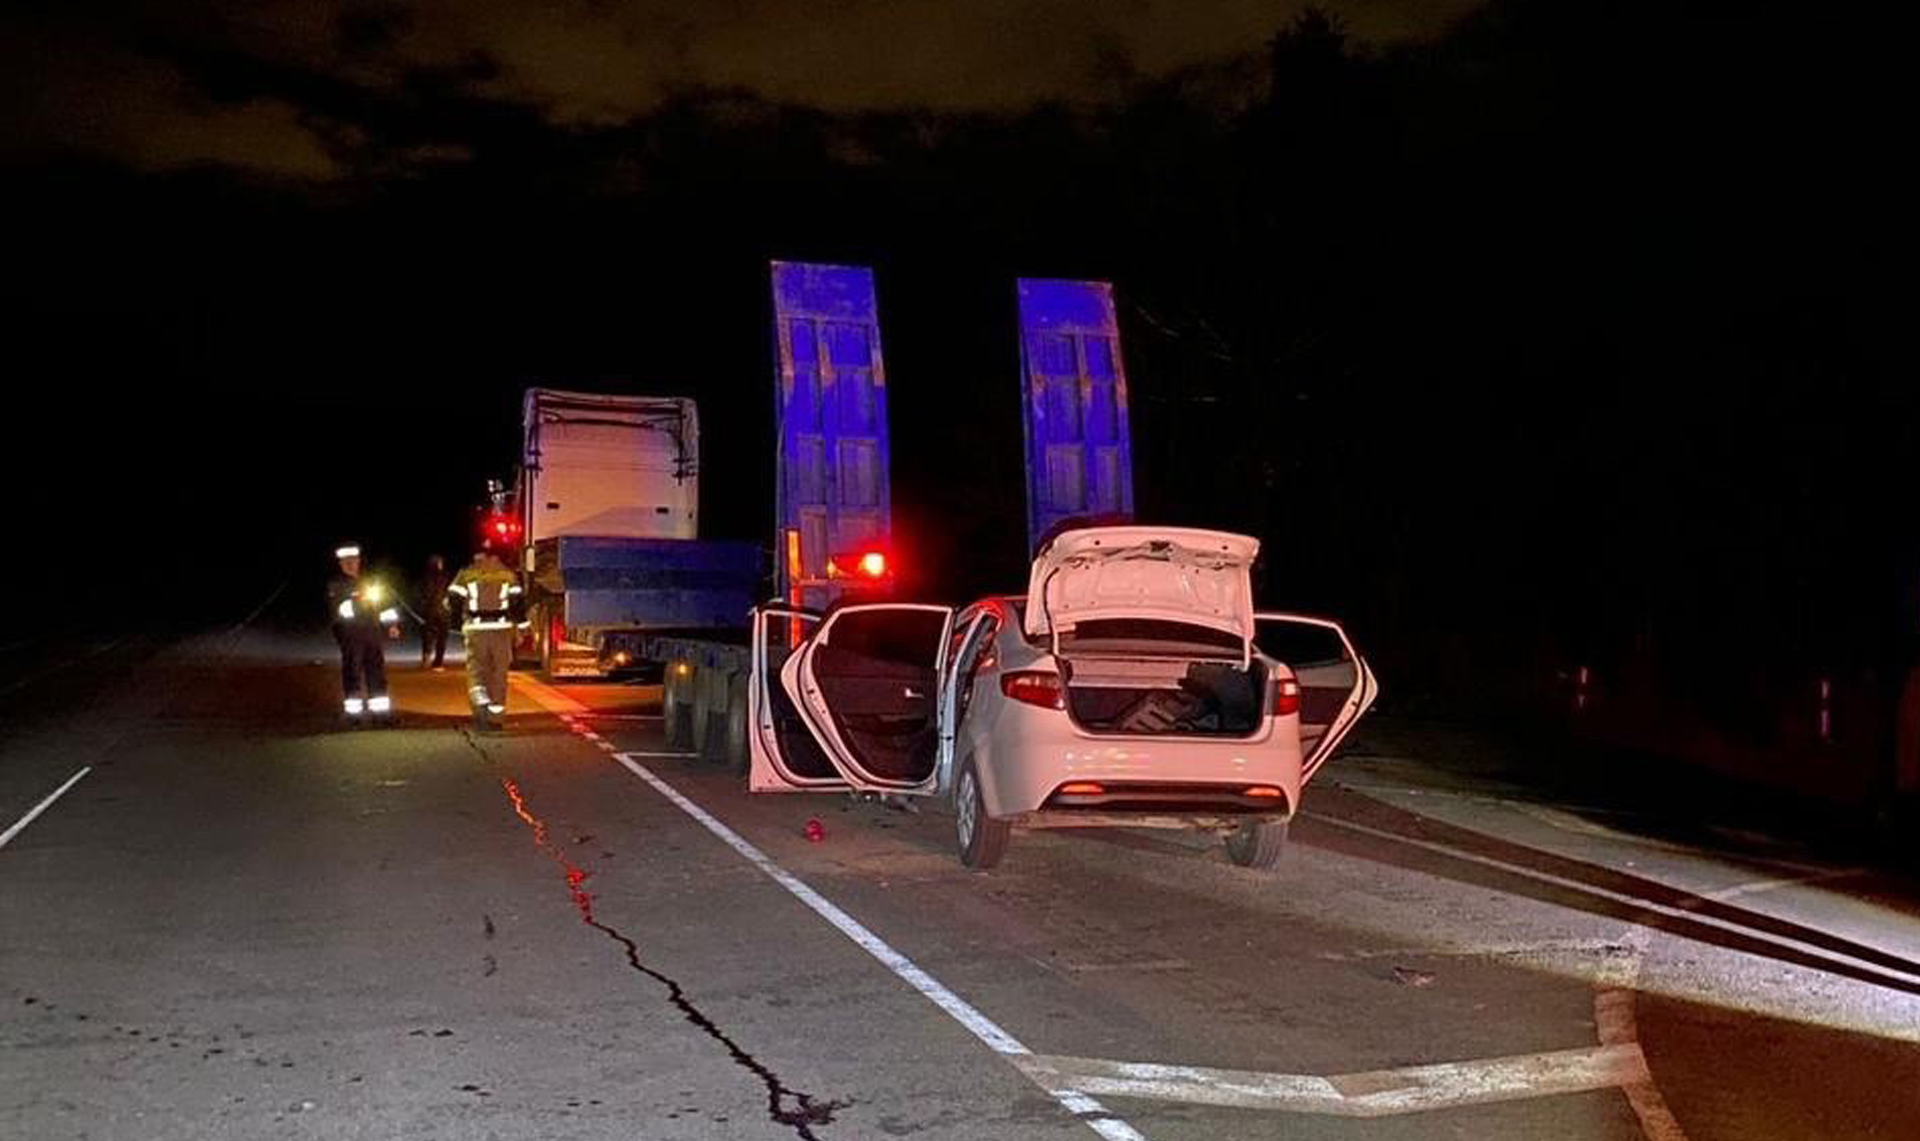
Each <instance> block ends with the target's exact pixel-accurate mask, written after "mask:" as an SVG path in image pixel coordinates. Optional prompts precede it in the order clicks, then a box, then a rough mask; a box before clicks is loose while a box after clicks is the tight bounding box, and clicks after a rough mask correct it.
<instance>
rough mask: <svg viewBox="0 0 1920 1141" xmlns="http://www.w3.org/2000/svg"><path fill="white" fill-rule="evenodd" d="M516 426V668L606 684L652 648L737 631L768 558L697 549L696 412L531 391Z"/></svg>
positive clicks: (650, 402)
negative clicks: (520, 622) (523, 613)
mask: <svg viewBox="0 0 1920 1141" xmlns="http://www.w3.org/2000/svg"><path fill="white" fill-rule="evenodd" d="M522 427H523V436H522V448H521V455H520V462H519V466H518V470H517V473H516V478H515V480H514V493H513V504H514V508H515V510H516V511H517V527H516V528H515V529H517V530H518V531H519V533H520V534H521V536H522V537H523V538H522V541H523V543H524V544H525V545H524V548H523V563H522V573H523V580H524V582H523V585H524V586H525V588H526V596H527V616H528V625H527V630H526V634H525V637H524V638H523V640H522V642H521V645H520V647H519V654H518V655H517V656H519V657H521V658H523V659H531V660H532V661H536V662H538V664H539V666H540V668H541V669H542V670H543V671H544V672H545V673H546V674H547V675H548V676H550V677H555V678H567V677H590V676H602V675H607V674H611V673H616V672H620V671H622V670H627V669H644V668H647V667H648V666H649V665H650V664H651V663H652V661H653V660H652V659H649V658H647V657H646V656H645V648H644V641H643V640H644V639H645V638H647V637H651V636H657V635H660V634H664V633H680V634H690V635H699V636H720V635H722V634H723V633H724V632H725V631H727V630H730V629H732V628H735V627H737V626H739V625H740V624H741V621H742V615H744V614H745V612H746V610H747V608H748V607H750V606H752V604H753V603H754V601H755V600H756V598H758V597H759V595H760V592H761V584H762V581H763V577H764V572H763V561H764V560H763V557H762V554H761V550H760V548H759V546H758V545H757V544H753V543H743V542H735V541H727V540H712V539H702V538H700V537H699V508H700V494H699V492H700V483H699V480H700V465H699V456H700V422H699V416H698V411H697V409H696V408H695V406H694V402H693V401H692V400H688V399H685V398H680V397H662V396H628V395H607V394H596V393H585V392H570V391H564V390H561V389H555V388H530V389H528V390H527V392H526V395H525V398H524V401H523V403H522ZM499 525H503V526H504V525H505V524H504V523H502V524H499Z"/></svg>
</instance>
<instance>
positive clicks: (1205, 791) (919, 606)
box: [748, 526, 1378, 868]
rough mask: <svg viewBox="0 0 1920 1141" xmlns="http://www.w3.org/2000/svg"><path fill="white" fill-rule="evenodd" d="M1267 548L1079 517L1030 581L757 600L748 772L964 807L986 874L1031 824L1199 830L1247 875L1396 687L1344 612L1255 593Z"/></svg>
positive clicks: (770, 779)
mask: <svg viewBox="0 0 1920 1141" xmlns="http://www.w3.org/2000/svg"><path fill="white" fill-rule="evenodd" d="M1258 553H1259V541H1258V540H1257V539H1254V538H1251V537H1249V536H1245V535H1236V534H1230V533H1227V532H1220V531H1207V530H1199V529H1193V528H1169V527H1143V526H1110V527H1087V528H1082V529H1077V530H1068V531H1065V532H1063V533H1061V534H1059V535H1056V536H1054V537H1053V538H1052V539H1051V540H1049V541H1048V542H1047V543H1045V544H1044V545H1043V546H1042V547H1041V549H1040V551H1039V552H1038V553H1037V554H1036V556H1035V558H1034V561H1033V565H1032V569H1031V574H1030V577H1029V581H1028V585H1027V593H1026V594H1025V595H1008V596H999V597H991V598H985V599H981V600H979V601H977V602H975V603H973V604H971V605H969V606H965V607H958V608H956V607H949V606H942V605H935V604H928V603H913V602H861V603H853V604H848V605H843V606H840V607H838V608H835V609H832V610H829V611H827V612H825V613H820V612H815V611H811V610H806V609H802V608H798V607H792V606H785V605H779V604H774V605H768V606H764V607H761V608H759V609H758V610H756V611H755V614H754V624H753V659H754V660H753V666H754V669H753V678H752V682H751V684H750V686H749V690H748V738H749V741H748V744H749V752H750V757H751V765H750V770H749V772H750V775H749V783H750V787H751V788H752V790H753V791H756V792H781V791H829V790H839V789H852V790H858V791H863V792H870V793H879V794H887V795H895V796H907V797H931V798H941V799H944V800H946V801H947V802H948V803H950V805H951V808H952V812H953V819H954V830H955V845H956V848H957V852H958V855H959V858H960V862H961V863H962V864H964V865H965V866H967V867H969V868H990V867H992V866H994V865H995V864H997V863H998V862H999V861H1000V859H1001V857H1002V855H1003V854H1004V852H1005V850H1006V847H1007V843H1008V840H1009V838H1010V837H1011V835H1012V834H1013V832H1014V831H1016V830H1018V829H1023V828H1088V827H1130V828H1183V829H1197V830H1202V831H1206V832H1210V833H1214V834H1217V835H1219V836H1221V837H1222V838H1223V840H1224V843H1225V849H1226V853H1227V855H1228V856H1229V858H1230V859H1231V860H1232V861H1233V862H1234V863H1236V864H1239V865H1241V866H1244V867H1253V868H1270V867H1272V866H1274V864H1275V863H1276V862H1277V860H1278V859H1279V857H1280V854H1281V852H1282V851H1283V849H1284V847H1285V843H1286V838H1287V826H1288V822H1289V820H1290V819H1291V818H1292V817H1293V815H1294V813H1295V812H1297V811H1298V809H1299V806H1300V799H1301V793H1302V790H1303V789H1304V788H1305V787H1306V785H1307V783H1308V782H1309V781H1310V780H1311V779H1312V778H1313V775H1314V774H1315V772H1317V771H1318V770H1319V768H1320V767H1321V766H1322V765H1323V764H1325V763H1326V760H1327V758H1328V757H1329V756H1330V755H1331V754H1332V752H1333V750H1334V749H1335V748H1336V747H1337V746H1338V745H1339V743H1340V741H1341V739H1342V738H1343V737H1345V735H1346V734H1347V732H1348V731H1349V730H1350V729H1352V727H1353V725H1354V723H1355V722H1356V721H1357V720H1358V719H1359V718H1360V716H1361V715H1362V714H1363V713H1365V712H1366V710H1367V708H1368V707H1369V706H1370V705H1371V704H1372V703H1373V700H1374V698H1375V697H1376V696H1377V693H1378V687H1377V685H1376V683H1375V680H1374V677H1373V674H1372V671H1371V670H1370V669H1369V668H1368V666H1367V663H1366V661H1365V660H1364V659H1363V658H1362V657H1361V656H1360V655H1359V653H1358V652H1357V651H1356V650H1355V649H1354V646H1353V643H1352V641H1351V640H1350V639H1349V638H1348V637H1347V634H1346V632H1345V631H1344V630H1343V629H1342V628H1341V627H1340V625H1339V624H1338V623H1336V622H1333V621H1330V620H1327V619H1323V618H1314V617H1308V616H1305V615H1298V614H1281V613H1261V612H1257V611H1256V610H1255V609H1254V606H1253V591H1252V584H1251V574H1250V570H1251V567H1252V565H1253V561H1254V558H1255V557H1256V556H1257V555H1258Z"/></svg>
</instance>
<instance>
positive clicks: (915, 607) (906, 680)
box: [782, 602, 953, 795]
mask: <svg viewBox="0 0 1920 1141" xmlns="http://www.w3.org/2000/svg"><path fill="white" fill-rule="evenodd" d="M952 635H953V608H952V607H949V606H935V605H927V604H922V603H904V602H903V603H867V604H861V605H854V606H845V607H841V608H839V609H837V610H834V611H832V612H831V613H829V614H828V615H827V616H826V617H825V619H824V620H823V621H822V622H821V624H820V628H819V629H818V630H816V631H814V633H813V634H812V635H811V636H810V637H809V638H808V639H807V640H806V642H805V643H804V644H802V645H801V646H800V647H799V649H798V650H797V651H796V653H795V654H794V657H793V659H792V660H791V661H790V662H789V663H788V664H787V666H786V667H785V668H784V669H783V671H782V682H783V683H784V684H785V685H786V687H787V692H788V694H789V696H790V697H791V698H792V699H793V702H794V705H795V707H796V708H797V709H798V710H799V712H800V714H801V716H802V718H803V719H804V720H805V721H806V723H807V727H808V728H809V729H810V730H811V731H812V734H813V738H814V740H815V741H817V742H818V743H819V745H820V746H821V748H822V749H823V750H824V751H825V753H826V756H827V759H828V760H829V761H831V762H832V764H833V766H834V768H836V769H837V770H838V771H839V773H840V776H841V778H842V779H843V780H844V781H845V782H846V783H847V784H848V785H850V786H852V787H853V788H857V789H862V790H864V791H870V792H892V793H902V794H907V795H930V794H932V793H934V792H935V791H937V789H938V786H939V772H940V757H941V736H942V732H941V717H940V694H941V692H942V689H943V683H944V681H945V680H946V673H947V665H948V646H949V640H950V639H951V637H952Z"/></svg>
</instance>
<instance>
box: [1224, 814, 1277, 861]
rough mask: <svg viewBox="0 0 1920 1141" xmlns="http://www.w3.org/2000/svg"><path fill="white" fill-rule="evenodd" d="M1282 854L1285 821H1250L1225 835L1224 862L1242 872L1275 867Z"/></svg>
mask: <svg viewBox="0 0 1920 1141" xmlns="http://www.w3.org/2000/svg"><path fill="white" fill-rule="evenodd" d="M1286 850H1287V822H1286V821H1285V820H1251V821H1248V822H1247V823H1245V824H1242V825H1241V826H1240V827H1238V828H1236V829H1234V830H1233V831H1231V832H1229V833H1227V858H1228V859H1230V860H1232V861H1233V862H1234V864H1235V865H1236V866H1239V867H1242V868H1258V869H1260V870H1262V871H1265V870H1266V869H1269V868H1271V867H1273V866H1274V865H1276V864H1278V863H1279V862H1280V854H1281V853H1282V852H1285V851H1286Z"/></svg>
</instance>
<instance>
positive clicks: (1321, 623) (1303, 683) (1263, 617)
mask: <svg viewBox="0 0 1920 1141" xmlns="http://www.w3.org/2000/svg"><path fill="white" fill-rule="evenodd" d="M1254 622H1255V627H1254V629H1255V638H1254V640H1255V642H1256V643H1257V644H1258V645H1259V647H1260V652H1261V653H1263V654H1265V655H1266V656H1267V657H1269V658H1273V659H1274V660H1276V661H1279V662H1284V663H1285V664H1286V666H1287V668H1289V669H1291V670H1292V671H1293V676H1294V680H1295V681H1296V682H1298V684H1299V686H1300V783H1301V784H1303V785H1304V784H1305V783H1306V782H1307V781H1309V780H1312V779H1313V774H1314V773H1315V772H1316V771H1317V770H1318V769H1319V768H1320V766H1321V765H1323V764H1325V763H1326V761H1327V758H1328V757H1329V756H1332V755H1333V750H1334V749H1335V748H1337V747H1338V746H1339V744H1340V742H1341V740H1342V739H1343V738H1345V737H1346V735H1347V732H1348V731H1349V730H1351V729H1352V728H1353V726H1354V723H1355V722H1357V721H1359V720H1360V715H1361V714H1363V713H1365V712H1366V711H1367V707H1368V706H1370V705H1372V704H1373V699H1374V698H1376V697H1378V696H1379V695H1380V686H1379V683H1378V682H1376V681H1375V680H1374V677H1373V671H1372V670H1371V669H1369V668H1368V666H1367V661H1366V659H1365V658H1363V657H1361V656H1360V651H1358V650H1356V649H1355V648H1354V646H1353V641H1352V639H1350V638H1348V637H1347V632H1346V631H1345V630H1344V629H1342V628H1341V627H1340V624H1339V623H1338V622H1333V621H1330V620H1328V619H1325V618H1311V617H1308V616H1306V615H1302V614H1277V613H1265V614H1256V615H1254Z"/></svg>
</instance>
